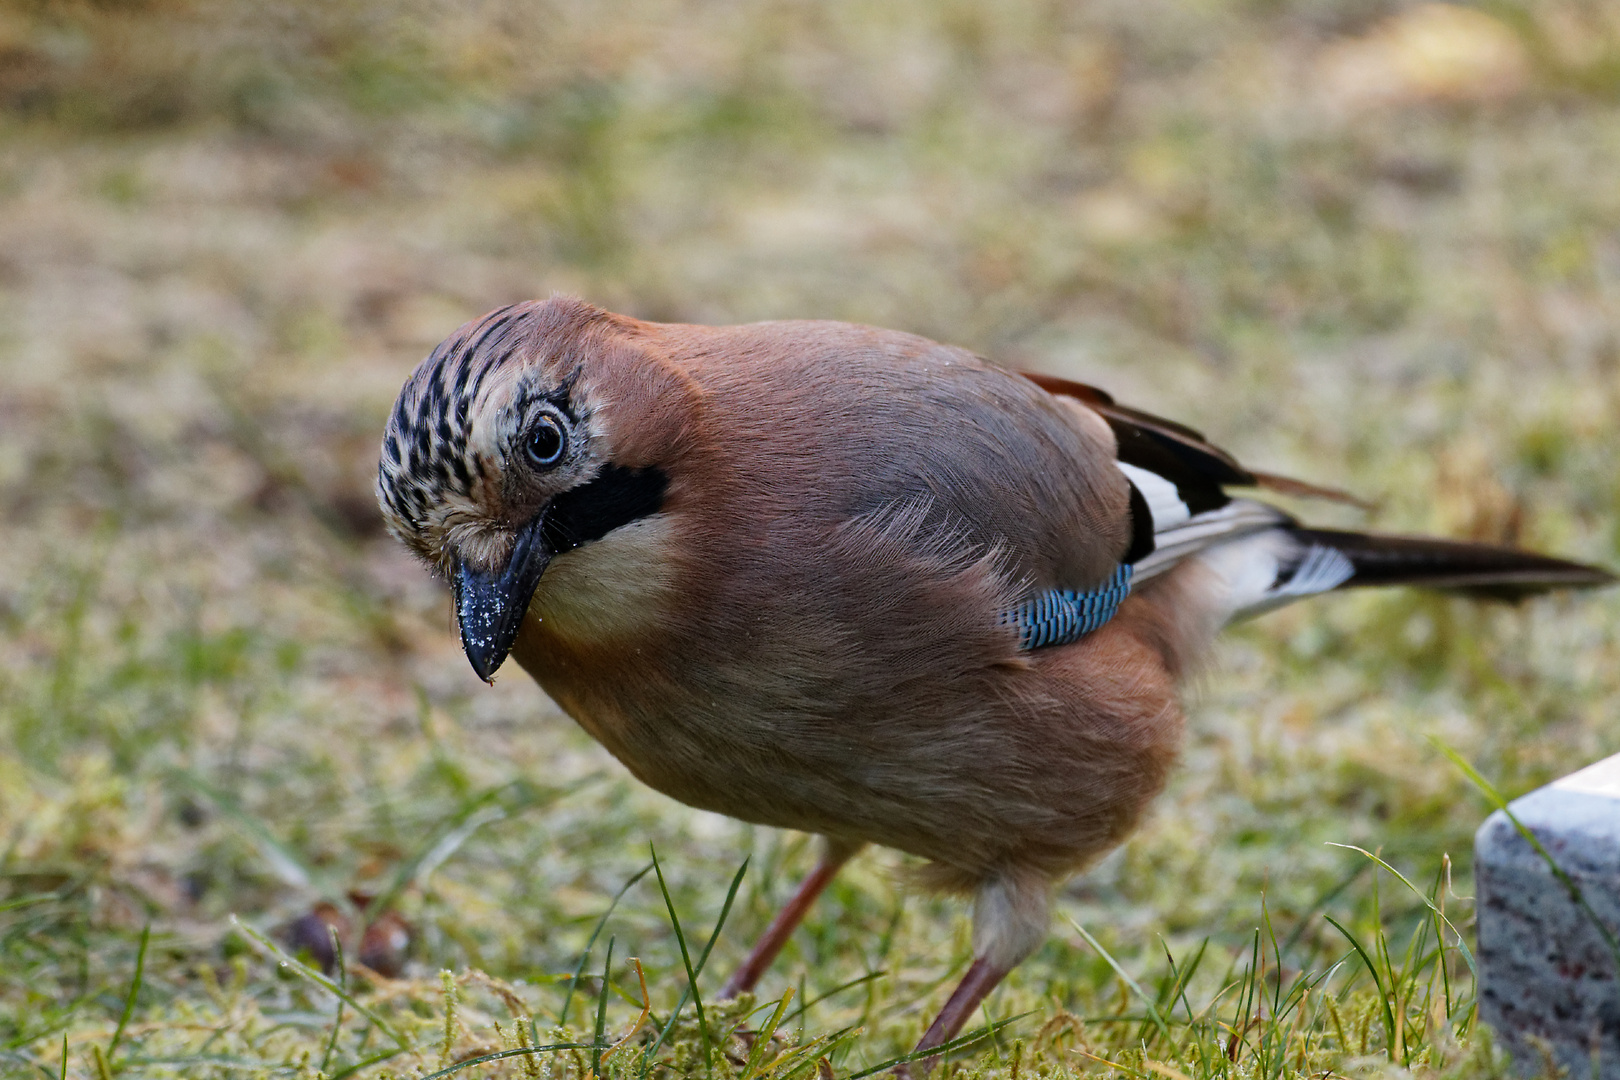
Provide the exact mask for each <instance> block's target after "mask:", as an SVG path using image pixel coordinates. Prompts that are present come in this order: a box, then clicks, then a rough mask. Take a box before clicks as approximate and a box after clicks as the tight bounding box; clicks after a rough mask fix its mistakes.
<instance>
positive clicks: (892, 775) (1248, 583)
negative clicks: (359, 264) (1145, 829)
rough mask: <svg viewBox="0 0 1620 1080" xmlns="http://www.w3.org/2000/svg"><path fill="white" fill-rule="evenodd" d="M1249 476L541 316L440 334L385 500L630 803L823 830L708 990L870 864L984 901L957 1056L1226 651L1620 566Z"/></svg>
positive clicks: (1041, 384)
mask: <svg viewBox="0 0 1620 1080" xmlns="http://www.w3.org/2000/svg"><path fill="white" fill-rule="evenodd" d="M1268 491H1269V492H1274V493H1280V494H1286V495H1292V496H1306V497H1310V496H1316V497H1321V498H1328V499H1338V500H1341V501H1343V500H1351V498H1352V497H1351V496H1349V495H1347V494H1346V493H1344V492H1340V491H1337V490H1334V489H1330V488H1324V487H1319V486H1316V485H1312V484H1308V483H1305V482H1302V481H1298V480H1292V479H1289V478H1286V477H1283V476H1278V475H1274V474H1269V473H1264V472H1259V471H1255V470H1253V469H1250V468H1246V467H1245V466H1243V465H1241V464H1239V462H1238V461H1237V460H1236V459H1235V458H1233V457H1232V456H1231V455H1230V454H1228V453H1226V452H1225V451H1222V450H1220V449H1219V448H1217V447H1216V446H1214V445H1212V444H1211V443H1210V442H1209V441H1208V440H1207V439H1205V437H1204V436H1203V435H1201V434H1200V433H1199V432H1197V431H1196V430H1194V429H1192V428H1190V427H1187V426H1184V425H1182V424H1179V423H1176V422H1173V421H1170V420H1165V419H1162V418H1160V417H1157V416H1154V415H1152V414H1150V413H1147V412H1143V411H1140V410H1138V409H1134V408H1131V407H1129V406H1126V405H1122V404H1119V403H1118V402H1116V401H1115V399H1114V398H1113V397H1112V396H1110V395H1109V394H1108V393H1106V392H1104V391H1102V390H1100V389H1097V388H1095V387H1092V386H1089V385H1086V384H1082V383H1077V382H1071V381H1067V380H1064V379H1059V378H1056V377H1052V376H1047V375H1039V374H1027V373H1021V372H1018V371H1014V370H1010V369H1008V368H1004V367H1001V366H998V365H997V364H994V363H992V362H990V361H989V360H986V359H984V358H982V357H980V356H977V355H975V354H973V353H971V352H969V351H967V350H965V349H961V348H956V347H952V346H948V345H942V344H938V343H935V342H933V341H930V340H927V339H925V338H922V337H918V336H914V335H911V334H907V333H901V332H897V331H891V330H882V329H876V328H872V327H866V326H858V325H853V324H847V323H839V322H828V321H779V322H762V323H754V324H748V325H740V326H701V325H689V324H664V323H655V322H646V321H641V320H638V319H634V318H631V317H628V316H624V315H619V314H614V313H611V312H609V311H606V310H603V309H601V308H598V307H595V306H593V305H591V304H589V303H587V302H585V301H583V300H580V299H578V298H575V297H570V296H563V295H555V296H552V297H550V298H548V299H544V300H534V301H529V302H525V303H519V304H515V305H511V306H507V307H502V308H499V309H497V310H495V311H492V312H490V313H489V314H487V315H484V316H482V317H481V318H478V319H475V320H473V321H471V322H469V323H467V324H466V325H464V326H462V327H460V328H459V329H457V330H456V331H455V332H454V333H453V334H452V335H451V336H450V337H448V338H447V339H446V340H445V341H444V342H443V343H441V344H440V345H439V346H438V347H437V348H436V349H434V350H433V352H432V354H431V355H430V356H428V358H427V359H426V360H424V361H423V362H422V363H421V364H420V365H419V366H418V367H417V368H416V370H415V371H414V372H413V373H412V374H411V376H410V378H409V379H408V380H407V382H406V383H405V385H404V388H403V389H402V390H401V392H400V395H399V398H398V400H397V402H396V404H395V406H394V409H393V412H392V414H391V416H390V418H389V420H388V422H387V428H386V431H385V433H384V436H383V441H382V452H381V458H380V463H379V469H378V482H377V494H378V498H379V501H380V504H381V507H382V511H383V514H384V517H385V519H386V521H387V523H388V526H389V529H390V530H391V531H392V533H393V534H394V535H395V536H397V537H398V538H399V539H400V540H401V541H403V542H404V543H405V545H406V546H408V547H409V548H410V549H411V551H412V552H414V553H415V554H416V555H417V556H419V557H420V559H421V560H423V561H424V562H425V563H426V564H427V566H428V567H429V568H430V569H431V570H432V571H434V572H436V573H437V574H438V575H440V576H441V577H442V578H443V579H444V580H445V581H446V582H447V583H448V585H449V588H450V592H451V595H452V603H453V606H454V611H455V616H456V624H457V627H458V629H459V632H460V637H461V644H462V646H463V649H464V651H465V653H466V656H467V659H468V660H469V661H470V663H471V665H472V668H473V670H474V672H475V673H476V674H477V676H478V677H479V678H481V679H483V680H485V681H490V680H492V679H493V677H494V675H495V673H496V671H497V670H498V669H499V668H501V666H502V664H503V663H504V662H505V661H506V660H508V659H510V660H512V661H514V662H515V663H516V664H517V665H518V666H519V667H520V668H522V669H523V670H524V671H526V672H528V674H529V675H531V676H532V677H533V678H534V680H535V681H536V682H537V683H538V684H539V686H540V687H541V688H542V689H543V690H544V691H545V693H546V694H547V695H549V696H550V698H551V699H552V700H553V701H554V702H555V703H556V704H557V705H558V706H560V707H561V708H562V710H563V711H564V712H566V713H567V714H568V715H569V716H571V717H572V718H573V719H574V720H575V721H577V722H578V724H579V725H580V726H581V727H582V728H584V730H585V731H586V732H588V733H589V734H590V735H591V736H592V737H593V738H595V739H596V740H597V741H598V742H599V743H601V744H602V745H603V746H604V747H606V748H607V750H608V751H609V752H611V753H612V754H613V755H614V756H615V757H616V758H617V759H618V760H619V761H620V762H622V763H623V764H624V765H625V766H626V767H627V768H628V769H629V771H630V772H631V773H632V774H634V775H635V776H636V777H637V778H639V779H640V780H641V781H643V782H645V783H646V784H647V785H649V786H651V787H652V788H655V789H656V790H658V791H660V792H663V793H664V794H665V795H668V796H670V797H672V798H674V799H677V800H679V801H680V802H683V803H686V804H687V805H690V806H694V807H698V808H701V809H704V810H709V811H715V812H718V813H721V814H726V815H729V816H731V817H734V818H738V819H741V820H743V821H747V822H753V823H756V824H760V825H766V826H774V827H777V828H782V829H793V830H801V831H803V832H807V833H812V834H815V835H816V836H817V837H819V838H820V841H819V852H820V854H819V861H818V863H817V865H816V867H815V869H814V870H813V871H812V872H811V873H810V875H809V876H808V877H807V878H806V879H805V880H804V882H803V883H802V884H801V885H800V886H799V889H798V891H797V893H796V894H795V895H794V896H793V897H792V899H791V900H790V901H789V902H788V903H787V904H786V906H785V907H784V908H783V909H782V911H781V912H780V913H779V914H778V915H777V916H776V918H775V920H774V921H773V922H772V923H771V924H770V925H769V926H768V927H767V928H766V929H765V930H764V932H763V933H762V935H761V936H760V938H759V939H758V942H757V944H756V945H755V946H754V948H753V950H752V952H751V953H750V954H749V955H748V957H747V958H746V959H745V960H744V961H743V963H742V964H741V966H740V967H739V968H738V969H737V970H736V972H735V973H734V974H733V975H732V976H731V978H730V980H729V982H728V983H727V984H726V987H725V991H724V996H726V997H733V996H736V995H738V994H742V993H744V992H748V991H751V990H752V989H753V988H754V986H755V985H756V983H757V982H758V980H759V979H760V978H761V976H762V975H763V974H764V973H765V971H766V970H767V968H768V967H769V965H770V964H771V962H772V961H773V960H774V959H775V957H776V956H777V954H778V953H779V952H780V950H781V949H782V947H783V945H784V944H785V942H786V941H787V940H788V938H789V936H790V935H791V934H792V932H793V930H794V928H795V927H796V926H797V925H798V923H799V922H800V920H801V919H802V918H803V917H804V915H805V913H806V911H807V910H808V909H809V908H810V906H811V905H812V903H813V902H814V900H815V899H816V897H817V896H818V894H820V893H821V891H822V890H823V889H825V888H826V886H827V884H828V883H829V882H830V881H831V880H832V879H833V878H834V876H835V875H836V874H837V873H838V871H839V869H840V867H842V866H843V865H844V864H845V863H846V862H847V861H848V860H849V859H850V858H851V857H852V856H853V855H854V854H855V853H856V852H858V851H860V850H861V849H862V848H864V847H865V846H866V845H869V844H872V845H879V846H882V847H887V848H892V849H897V850H898V851H900V852H904V853H907V854H909V855H912V856H916V857H918V859H919V860H920V869H919V870H918V871H917V881H918V882H919V883H920V885H921V886H922V887H925V888H929V889H933V890H939V891H942V892H946V893H954V894H960V895H964V896H967V897H971V899H972V904H973V916H972V920H973V921H972V947H973V957H972V960H971V962H970V964H969V966H968V968H967V970H966V972H965V973H964V975H963V976H962V978H961V981H960V982H959V983H958V984H957V985H956V987H955V990H954V991H953V993H952V994H951V995H950V997H949V998H948V999H947V1001H946V1002H945V1004H944V1005H943V1007H942V1008H941V1009H940V1011H939V1013H938V1015H937V1017H936V1018H935V1019H934V1021H933V1023H932V1024H931V1026H930V1027H929V1028H928V1029H927V1030H926V1032H925V1034H924V1035H923V1037H922V1039H921V1040H920V1041H919V1043H918V1044H917V1050H916V1052H915V1054H914V1058H915V1059H916V1060H917V1061H918V1062H920V1068H921V1069H922V1070H923V1071H926V1070H927V1068H928V1067H929V1066H930V1064H931V1063H932V1062H933V1061H934V1060H935V1057H934V1056H932V1055H931V1054H930V1051H935V1050H936V1048H938V1047H941V1046H944V1045H946V1044H947V1043H948V1042H949V1041H950V1040H951V1039H952V1038H953V1037H954V1036H956V1035H957V1034H958V1033H959V1032H960V1030H961V1029H962V1027H963V1026H964V1024H965V1023H966V1021H967V1020H968V1019H969V1018H970V1017H971V1016H972V1015H973V1014H974V1012H975V1011H976V1009H977V1008H978V1006H979V1005H980V1003H981V1002H982V1001H983V1000H984V999H985V998H986V996H987V995H988V994H989V993H990V992H991V991H992V990H993V989H994V988H995V987H996V985H997V984H998V983H999V982H1000V981H1001V980H1002V979H1003V978H1005V977H1006V975H1007V974H1008V973H1009V972H1010V971H1012V970H1013V968H1014V967H1015V966H1016V965H1017V964H1018V963H1019V962H1020V961H1022V960H1023V959H1025V958H1026V957H1027V956H1028V955H1029V954H1030V953H1031V952H1033V951H1034V950H1035V949H1036V948H1037V947H1038V946H1039V944H1040V943H1041V942H1042V941H1043V940H1044V937H1045V935H1046V933H1047V929H1048V917H1049V909H1050V905H1051V898H1052V896H1053V892H1054V889H1055V888H1056V886H1057V885H1058V884H1060V883H1061V882H1063V881H1064V880H1065V879H1066V878H1067V877H1069V876H1070V875H1072V874H1074V873H1076V872H1078V871H1080V870H1082V869H1084V868H1085V867H1086V866H1087V865H1089V864H1090V863H1092V862H1094V861H1095V860H1096V859H1097V858H1099V857H1100V856H1101V855H1103V854H1104V853H1106V852H1107V851H1109V850H1110V849H1112V848H1113V847H1115V846H1117V845H1118V844H1119V843H1121V841H1123V840H1124V839H1125V837H1126V836H1127V835H1128V834H1129V833H1130V832H1131V830H1132V828H1133V827H1134V826H1135V825H1136V824H1137V822H1138V821H1139V820H1140V819H1141V817H1142V815H1143V812H1144V811H1145V810H1146V808H1147V807H1148V806H1149V804H1150V803H1151V802H1152V801H1153V799H1154V797H1155V796H1156V795H1157V794H1159V792H1160V791H1161V789H1162V788H1163V787H1164V785H1165V782H1166V778H1167V776H1168V775H1169V774H1170V772H1171V770H1172V768H1173V766H1174V764H1175V762H1176V759H1177V754H1178V750H1179V747H1180V744H1181V740H1182V731H1183V725H1184V721H1183V712H1182V706H1181V701H1180V689H1181V687H1182V685H1183V684H1184V683H1185V681H1186V680H1187V679H1188V678H1189V676H1190V675H1192V674H1193V673H1195V672H1196V671H1197V670H1198V669H1199V666H1200V663H1201V662H1202V660H1203V658H1204V657H1205V655H1206V654H1207V653H1208V651H1209V649H1210V645H1211V641H1212V639H1213V638H1214V636H1215V634H1216V632H1217V631H1219V630H1220V629H1221V628H1222V627H1223V626H1225V625H1227V624H1229V623H1231V622H1234V621H1237V620H1239V619H1242V618H1245V617H1248V616H1251V615H1255V614H1258V613H1260V612H1263V611H1267V610H1270V609H1272V608H1275V607H1278V606H1281V605H1283V604H1286V603H1289V602H1292V601H1294V600H1298V599H1301V598H1304V597H1307V596H1313V595H1317V594H1320V593H1324V592H1328V591H1331V590H1335V589H1341V588H1346V587H1355V586H1370V585H1418V586H1427V587H1433V588H1441V589H1447V590H1455V591H1459V592H1462V593H1465V594H1475V595H1482V596H1490V597H1499V598H1516V597H1521V596H1526V595H1529V594H1533V593H1538V592H1541V591H1544V590H1548V589H1555V588H1579V587H1592V586H1600V585H1607V584H1610V583H1611V582H1613V581H1614V580H1615V578H1614V576H1613V575H1612V574H1610V573H1609V572H1608V571H1606V570H1604V569H1601V568H1598V567H1593V566H1586V565H1581V564H1578V563H1574V562H1568V561H1564V560H1561V559H1556V558H1551V557H1548V556H1544V555H1539V554H1534V553H1530V552H1524V551H1518V550H1513V549H1510V548H1506V547H1498V546H1491V545H1486V544H1478V543H1467V542H1460V541H1453V540H1443V539H1436V538H1430V537H1406V536H1391V535H1379V534H1373V533H1365V532H1354V531H1344V530H1331V529H1316V528H1311V527H1308V526H1307V525H1304V524H1302V523H1301V522H1300V521H1299V520H1297V519H1296V518H1295V517H1293V516H1291V515H1290V514H1288V513H1285V512H1284V511H1283V510H1282V509H1279V508H1278V507H1276V506H1274V505H1271V504H1269V503H1268V502H1266V501H1265V500H1264V498H1263V497H1257V496H1263V495H1264V493H1266V492H1268Z"/></svg>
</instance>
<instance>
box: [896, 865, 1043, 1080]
mask: <svg viewBox="0 0 1620 1080" xmlns="http://www.w3.org/2000/svg"><path fill="white" fill-rule="evenodd" d="M1050 890H1051V885H1050V884H1049V883H1048V882H1047V881H1046V879H1045V878H1043V877H1039V876H1036V875H1024V876H1015V875H1002V876H999V877H994V878H991V879H990V880H989V881H987V882H985V883H984V884H983V885H981V886H980V887H979V892H978V895H977V896H976V897H975V898H974V901H973V963H972V964H971V965H970V966H969V967H968V969H967V974H966V975H964V976H962V981H961V982H959V983H957V984H956V989H955V990H954V991H953V992H952V993H951V996H950V999H949V1000H948V1001H946V1002H945V1007H944V1008H943V1009H941V1010H940V1011H939V1015H938V1016H936V1017H935V1018H934V1022H933V1023H932V1024H930V1025H929V1026H928V1030H927V1031H926V1032H924V1033H923V1037H922V1038H921V1039H920V1040H918V1042H917V1050H918V1051H919V1052H920V1051H924V1050H932V1049H933V1048H934V1047H936V1046H943V1045H945V1044H946V1043H948V1042H950V1041H951V1040H952V1039H953V1038H955V1037H956V1035H957V1033H958V1032H960V1031H961V1030H962V1027H963V1026H964V1025H965V1024H966V1023H967V1022H968V1018H969V1017H971V1016H972V1015H973V1014H974V1012H975V1011H976V1010H977V1009H978V1007H979V1005H980V1004H982V1003H983V1001H984V999H985V998H987V997H989V996H990V991H992V990H994V989H995V988H996V986H997V985H998V984H1000V982H1001V980H1002V979H1005V978H1006V977H1007V973H1008V972H1010V971H1012V969H1013V968H1015V967H1017V966H1018V964H1019V963H1020V962H1021V961H1022V960H1023V959H1024V958H1025V957H1026V956H1028V955H1029V954H1030V953H1032V952H1034V951H1035V950H1036V948H1038V947H1039V946H1040V943H1041V941H1042V940H1043V939H1044V938H1045V937H1046V923H1047V913H1048V906H1049V903H1050ZM938 1060H939V1058H938V1056H937V1055H935V1056H930V1057H926V1058H919V1059H917V1060H916V1061H914V1062H913V1064H914V1065H915V1066H916V1074H917V1075H919V1076H927V1075H928V1071H929V1070H930V1069H932V1068H933V1067H934V1064H935V1062H937V1061H938ZM895 1072H896V1073H897V1074H898V1075H900V1076H910V1075H912V1074H911V1071H910V1070H908V1069H907V1068H906V1066H904V1065H901V1066H900V1067H899V1068H897V1069H896V1070H895Z"/></svg>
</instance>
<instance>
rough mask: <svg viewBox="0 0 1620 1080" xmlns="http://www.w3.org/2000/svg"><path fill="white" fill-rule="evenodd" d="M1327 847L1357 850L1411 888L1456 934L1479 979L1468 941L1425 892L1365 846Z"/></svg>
mask: <svg viewBox="0 0 1620 1080" xmlns="http://www.w3.org/2000/svg"><path fill="white" fill-rule="evenodd" d="M1328 847H1336V848H1343V849H1344V850H1346V851H1354V852H1358V853H1359V854H1361V855H1363V856H1365V857H1366V858H1368V859H1369V860H1371V861H1372V862H1374V863H1376V864H1377V865H1378V866H1380V867H1382V868H1383V869H1384V870H1387V871H1388V872H1389V873H1390V875H1391V876H1393V877H1394V878H1395V880H1397V881H1399V882H1400V883H1401V884H1402V885H1405V886H1406V887H1407V888H1408V889H1411V890H1412V893H1413V895H1415V896H1416V897H1417V898H1418V899H1419V900H1422V901H1423V904H1424V906H1425V907H1427V908H1428V909H1429V911H1430V912H1431V913H1433V915H1434V917H1435V918H1436V919H1439V920H1440V921H1441V922H1442V923H1444V924H1445V926H1446V929H1448V930H1450V931H1451V932H1452V933H1453V934H1455V935H1457V949H1458V951H1460V952H1461V953H1462V958H1463V963H1465V964H1467V965H1468V970H1469V972H1470V973H1471V974H1472V975H1473V976H1474V979H1475V981H1476V982H1477V981H1478V980H1479V968H1478V966H1476V965H1475V963H1474V954H1473V951H1472V950H1470V949H1469V948H1468V943H1467V942H1466V941H1464V940H1463V936H1462V932H1461V931H1460V930H1458V929H1457V928H1456V926H1454V925H1453V924H1452V922H1451V920H1450V919H1448V918H1447V917H1446V913H1445V912H1443V911H1441V910H1440V908H1439V907H1438V906H1436V905H1435V902H1434V901H1433V900H1431V899H1430V898H1429V897H1428V895H1427V894H1425V893H1424V892H1423V891H1422V890H1421V889H1419V888H1418V887H1417V886H1416V885H1414V884H1412V882H1411V881H1410V880H1409V879H1408V878H1407V876H1406V875H1405V874H1403V873H1401V872H1400V871H1399V870H1397V869H1395V868H1394V867H1393V866H1391V865H1389V863H1387V862H1385V861H1384V860H1383V859H1381V858H1379V857H1378V856H1377V855H1374V854H1373V853H1372V852H1370V851H1368V850H1367V849H1366V848H1359V847H1356V845H1354V844H1335V843H1332V842H1331V841H1330V842H1329V843H1328Z"/></svg>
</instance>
